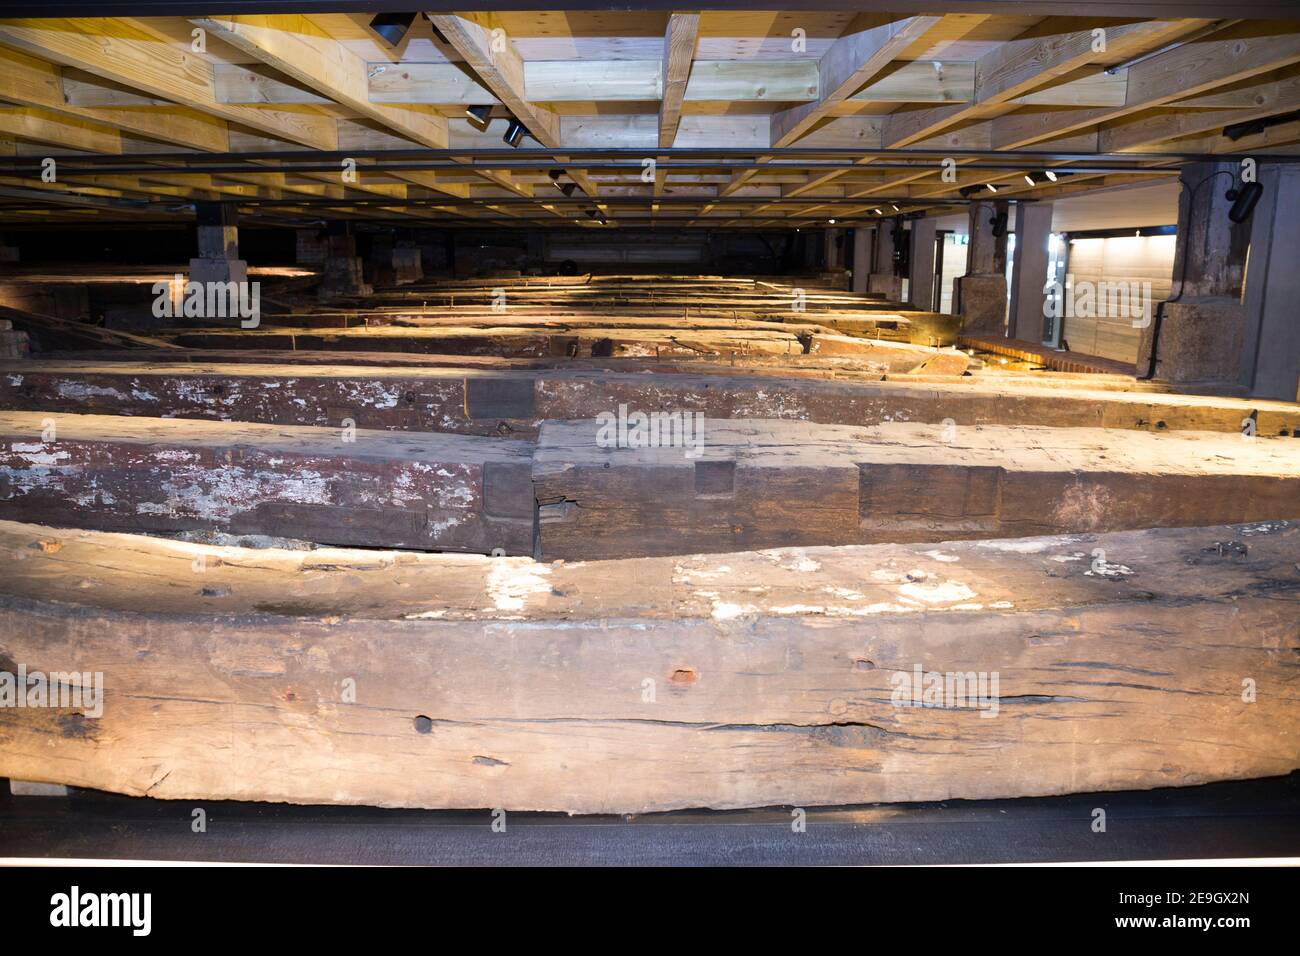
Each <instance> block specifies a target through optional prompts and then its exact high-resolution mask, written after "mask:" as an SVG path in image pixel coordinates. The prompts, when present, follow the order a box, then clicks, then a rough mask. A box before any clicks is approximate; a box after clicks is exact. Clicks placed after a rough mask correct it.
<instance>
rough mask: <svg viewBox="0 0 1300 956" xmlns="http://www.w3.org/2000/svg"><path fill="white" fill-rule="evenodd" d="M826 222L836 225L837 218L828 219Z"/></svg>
mask: <svg viewBox="0 0 1300 956" xmlns="http://www.w3.org/2000/svg"><path fill="white" fill-rule="evenodd" d="M826 222H827V223H829V224H830V225H832V226H833V225H835V220H834V219H827V220H826Z"/></svg>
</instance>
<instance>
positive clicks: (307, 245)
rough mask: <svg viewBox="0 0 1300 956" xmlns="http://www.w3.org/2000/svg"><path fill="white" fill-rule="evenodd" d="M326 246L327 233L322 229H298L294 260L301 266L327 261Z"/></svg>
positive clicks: (296, 231)
mask: <svg viewBox="0 0 1300 956" xmlns="http://www.w3.org/2000/svg"><path fill="white" fill-rule="evenodd" d="M325 246H326V243H325V234H324V232H322V231H321V230H320V229H297V230H295V235H294V261H295V262H296V263H297V264H298V265H300V266H308V265H313V266H314V265H320V264H321V263H323V262H324V261H325V251H326V250H325Z"/></svg>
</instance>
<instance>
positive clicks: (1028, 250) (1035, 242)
mask: <svg viewBox="0 0 1300 956" xmlns="http://www.w3.org/2000/svg"><path fill="white" fill-rule="evenodd" d="M1051 234H1052V204H1051V203H1050V202H1032V203H1021V204H1020V205H1018V206H1017V207H1016V253H1015V259H1014V261H1013V262H1012V264H1011V306H1010V309H1009V319H1008V328H1007V336H1008V337H1009V338H1013V339H1022V340H1024V341H1026V342H1038V341H1041V340H1042V338H1043V303H1044V289H1045V287H1046V285H1047V279H1048V277H1047V244H1048V241H1049V240H1050V237H1051Z"/></svg>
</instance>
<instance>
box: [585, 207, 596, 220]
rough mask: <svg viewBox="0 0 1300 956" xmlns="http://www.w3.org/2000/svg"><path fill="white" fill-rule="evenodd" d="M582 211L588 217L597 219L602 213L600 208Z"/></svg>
mask: <svg viewBox="0 0 1300 956" xmlns="http://www.w3.org/2000/svg"><path fill="white" fill-rule="evenodd" d="M582 212H583V214H584V215H585V216H586V217H587V218H588V219H595V218H596V217H597V216H599V215H600V210H599V209H584V210H583V211H582Z"/></svg>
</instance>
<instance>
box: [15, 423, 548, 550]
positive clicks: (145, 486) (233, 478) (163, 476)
mask: <svg viewBox="0 0 1300 956" xmlns="http://www.w3.org/2000/svg"><path fill="white" fill-rule="evenodd" d="M337 424H338V426H340V427H334V428H315V427H305V426H296V427H294V426H281V425H264V424H250V423H244V422H237V423H231V422H209V421H190V420H187V421H180V420H175V419H163V418H135V417H126V416H118V415H57V414H50V413H47V412H0V516H6V517H10V518H27V519H36V520H41V521H45V522H49V523H54V524H64V525H79V526H84V527H95V528H99V529H102V530H112V531H166V532H178V531H190V530H206V531H219V532H228V533H232V534H260V535H270V536H280V537H286V538H305V539H307V540H314V541H319V542H324V543H331V544H348V545H363V546H372V547H407V548H425V549H440V550H444V549H445V550H469V551H480V552H483V553H487V552H489V551H491V550H492V549H494V548H502V549H504V550H505V551H506V553H511V554H527V553H530V551H531V547H532V544H531V543H532V524H533V522H532V493H531V489H530V487H529V477H528V474H529V463H530V458H531V446H530V445H528V444H526V443H524V442H515V441H505V440H499V439H489V438H477V437H473V436H464V435H447V434H427V433H402V432H393V431H377V430H367V429H354V430H352V431H350V432H349V431H348V430H347V429H346V428H344V427H341V426H344V425H346V423H345V422H342V421H340V422H339V423H337ZM50 426H52V427H53V433H52V434H50V433H49V432H48V429H49V427H50Z"/></svg>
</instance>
